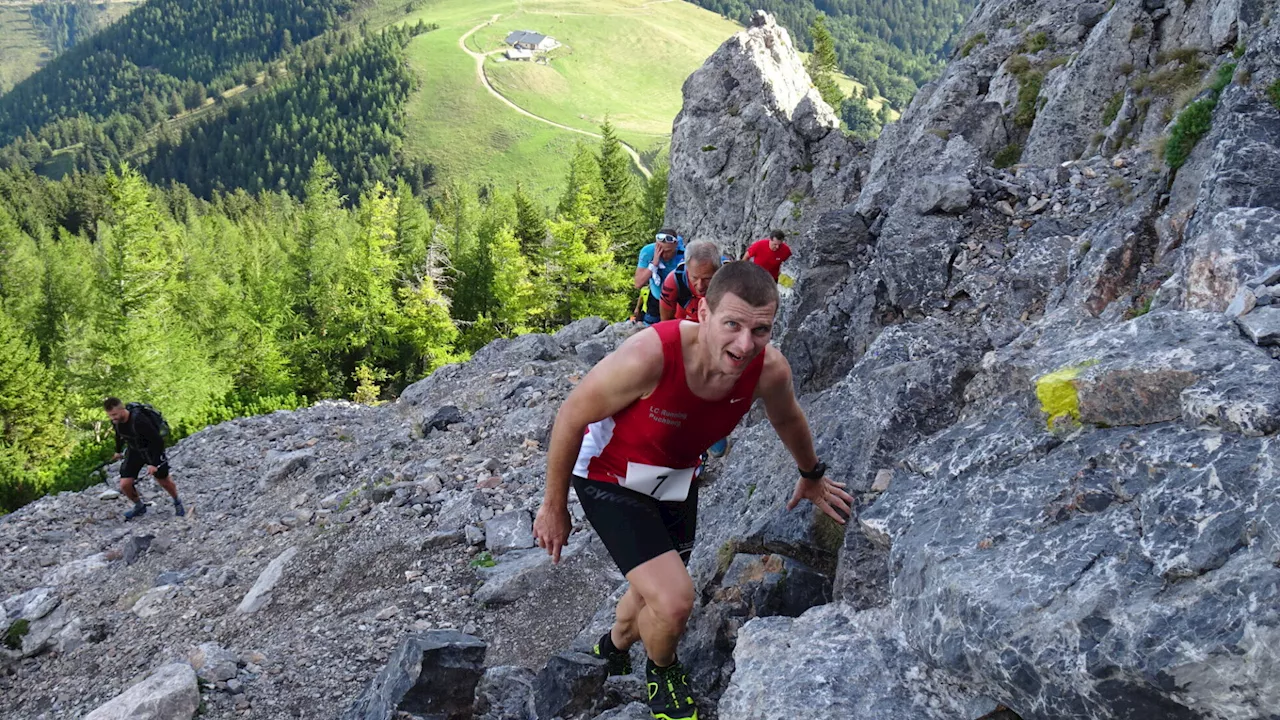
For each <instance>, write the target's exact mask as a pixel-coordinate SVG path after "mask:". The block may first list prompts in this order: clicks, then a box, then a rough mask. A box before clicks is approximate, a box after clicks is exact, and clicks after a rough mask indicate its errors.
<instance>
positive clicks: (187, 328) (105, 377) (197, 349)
mask: <svg viewBox="0 0 1280 720" xmlns="http://www.w3.org/2000/svg"><path fill="white" fill-rule="evenodd" d="M107 185H108V188H109V190H110V191H111V198H112V217H113V218H114V220H113V221H112V222H111V223H109V224H108V225H107V226H106V227H104V229H103V232H102V238H101V241H100V243H99V247H100V253H101V256H102V262H101V265H102V270H101V272H100V282H101V283H102V286H101V297H102V298H103V300H104V306H103V307H102V308H101V309H100V310H99V312H98V313H97V314H96V315H97V317H96V319H95V328H94V331H93V340H94V346H93V350H94V353H95V357H90V358H87V361H88V362H91V363H94V367H95V368H96V372H94V373H93V374H94V375H95V376H96V378H95V379H96V385H97V387H96V388H93V389H94V390H96V391H97V394H99V395H109V394H122V393H124V394H130V395H131V396H133V397H137V398H140V399H144V400H147V401H149V402H153V403H155V404H156V405H158V406H160V407H162V408H163V409H164V411H165V412H166V413H167V414H170V415H172V416H173V417H174V418H175V419H181V418H184V417H185V418H196V417H201V416H202V415H203V414H205V413H207V412H208V411H209V410H210V409H211V408H212V406H213V405H214V403H215V402H217V401H219V400H221V398H223V397H224V396H225V395H226V393H227V391H228V390H230V386H231V383H230V378H229V377H227V376H226V375H225V374H223V373H221V372H219V371H217V370H216V369H215V368H214V367H213V366H212V364H211V363H210V358H209V357H208V354H207V348H206V345H205V344H204V343H202V342H199V340H198V335H197V333H195V332H194V331H193V328H192V326H191V325H190V324H189V322H188V319H187V318H184V317H183V316H181V315H180V314H179V313H178V312H177V306H176V303H175V302H174V300H175V298H176V295H177V293H178V287H177V285H178V280H179V273H180V271H181V269H182V259H181V255H180V254H179V247H178V242H179V238H178V231H177V229H176V228H175V226H174V224H173V222H172V220H171V219H169V218H168V217H166V216H165V215H164V213H163V212H162V211H161V210H160V208H159V207H158V206H157V205H156V203H155V201H154V200H153V198H152V197H151V188H150V187H149V186H148V185H147V184H146V182H145V181H144V180H143V179H142V177H141V176H140V175H139V174H138V173H137V172H136V171H134V170H132V169H130V168H127V167H126V168H124V169H123V170H121V172H120V173H118V174H117V173H110V174H109V175H108V183H107Z"/></svg>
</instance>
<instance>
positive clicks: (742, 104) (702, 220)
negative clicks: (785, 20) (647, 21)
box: [666, 16, 861, 256]
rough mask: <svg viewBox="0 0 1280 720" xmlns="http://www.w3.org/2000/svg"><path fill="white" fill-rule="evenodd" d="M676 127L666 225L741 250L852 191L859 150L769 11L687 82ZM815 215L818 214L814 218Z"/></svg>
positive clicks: (724, 247)
mask: <svg viewBox="0 0 1280 720" xmlns="http://www.w3.org/2000/svg"><path fill="white" fill-rule="evenodd" d="M683 92H684V104H683V106H682V108H681V110H680V114H679V115H677V116H676V119H675V122H674V123H673V125H672V138H671V179H670V181H669V186H668V193H667V209H666V224H668V225H672V226H674V227H676V228H678V229H679V230H680V232H681V233H683V234H684V236H685V237H690V238H696V239H699V240H711V241H713V242H715V243H717V244H718V245H720V247H721V249H722V250H724V251H725V252H726V253H728V254H730V255H733V256H738V255H740V254H741V252H742V251H743V249H745V243H747V242H750V241H751V240H754V239H755V238H759V237H763V236H764V235H765V234H767V233H768V232H769V231H770V230H772V229H774V228H781V229H784V230H795V229H797V227H798V221H797V219H798V218H803V217H805V216H807V215H815V211H817V212H820V211H822V210H826V209H833V208H835V207H839V206H841V205H843V204H845V202H847V200H848V199H849V198H851V197H853V195H854V194H855V193H856V192H857V185H858V182H857V173H858V164H859V160H858V151H859V150H860V149H861V146H860V145H859V144H858V143H857V142H855V141H852V140H848V139H846V138H845V137H844V136H843V135H842V134H841V133H840V131H839V120H838V119H837V118H836V116H835V113H833V112H832V110H831V108H830V107H828V106H827V104H826V103H824V102H823V101H822V98H821V97H820V96H819V94H818V91H817V90H816V89H815V88H814V87H813V85H812V83H811V82H810V81H809V77H808V74H807V73H806V72H805V71H804V67H803V61H802V59H801V57H800V53H799V52H798V51H797V49H796V47H795V46H794V45H793V44H792V40H791V37H790V35H789V34H788V32H787V31H786V30H785V29H784V28H782V27H779V26H778V25H777V24H776V23H775V22H774V21H773V18H772V17H770V16H766V17H764V18H763V19H762V20H761V22H760V23H758V24H755V25H753V26H752V27H750V28H747V29H746V30H743V31H741V32H739V33H738V34H736V35H734V36H733V37H732V38H730V39H729V40H728V41H727V42H725V43H724V44H723V45H722V46H721V47H720V48H719V49H718V50H717V51H716V52H715V53H714V54H712V56H711V57H710V58H708V59H707V61H706V63H705V64H704V65H703V66H702V67H701V68H699V69H698V70H695V71H694V72H693V74H692V75H690V76H689V78H688V80H686V81H685V84H684V91H683ZM815 216H816V215H815Z"/></svg>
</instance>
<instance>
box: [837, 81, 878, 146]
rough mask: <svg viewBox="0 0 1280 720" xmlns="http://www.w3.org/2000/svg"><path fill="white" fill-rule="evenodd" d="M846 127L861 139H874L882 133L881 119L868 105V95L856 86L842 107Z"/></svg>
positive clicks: (841, 112) (841, 114)
mask: <svg viewBox="0 0 1280 720" xmlns="http://www.w3.org/2000/svg"><path fill="white" fill-rule="evenodd" d="M840 119H841V120H842V121H843V122H844V126H845V128H847V129H848V130H849V132H851V133H853V135H854V136H855V137H857V138H858V139H860V140H864V141H870V140H874V139H875V137H876V136H877V135H879V134H880V121H879V119H878V118H877V117H876V114H875V113H874V112H873V111H872V110H871V107H870V106H869V105H867V100H866V97H865V96H864V95H863V94H862V93H861V92H860V91H859V90H858V89H857V88H856V87H855V88H854V89H853V93H852V94H851V95H850V96H849V98H848V99H847V100H845V101H844V105H843V106H842V107H841V108H840Z"/></svg>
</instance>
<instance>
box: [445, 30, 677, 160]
mask: <svg viewBox="0 0 1280 720" xmlns="http://www.w3.org/2000/svg"><path fill="white" fill-rule="evenodd" d="M499 17H500V15H498V14H495V15H494V16H493V17H491V18H489V19H488V20H486V21H484V22H482V23H480V24H479V25H477V26H475V27H473V28H471V29H470V30H468V31H466V32H465V33H463V34H462V37H460V38H458V47H460V48H462V52H464V53H466V54H468V55H470V56H471V57H473V58H475V61H476V79H478V80H479V81H480V84H481V85H484V87H485V89H486V90H488V91H489V94H490V95H493V96H494V97H496V98H498V99H499V100H501V101H502V103H503V104H505V105H506V106H507V107H509V108H511V109H512V110H515V111H516V112H518V113H520V114H521V115H524V116H525V117H530V118H533V119H534V120H537V121H538V122H543V123H546V124H548V125H551V126H552V127H557V128H560V129H561V130H568V131H569V132H575V133H578V134H579V135H586V136H587V137H593V138H595V139H597V140H600V139H602V138H601V137H600V134H599V133H593V132H590V131H588V130H580V129H578V128H576V127H571V126H569V125H563V124H561V123H558V122H556V121H554V120H548V119H547V118H544V117H542V116H541V115H534V114H533V113H531V112H529V111H528V110H525V109H524V108H522V107H520V106H519V105H517V104H515V103H514V102H511V100H509V99H508V98H507V96H506V95H503V94H502V93H500V92H498V90H497V88H495V87H494V86H493V85H492V83H490V82H489V76H488V75H486V74H485V72H484V59H485V57H487V56H489V55H492V54H493V53H496V52H501V51H500V50H493V51H491V52H488V53H479V52H475V51H474V50H472V49H471V48H469V47H467V38H469V37H471V35H472V33H474V32H475V31H477V30H479V29H480V28H482V27H484V26H486V25H490V24H492V23H494V22H495V21H497V19H498V18H499ZM618 142H619V143H620V144H621V145H622V149H623V150H626V151H627V154H628V155H630V156H631V161H632V162H633V163H635V166H636V169H638V170H639V171H640V174H641V175H643V176H644V177H645V179H646V180H647V179H649V178H650V177H652V174H651V173H650V172H649V168H647V167H645V166H644V163H643V162H641V161H640V153H638V152H636V149H635V148H633V147H631V146H630V145H628V144H626V143H625V142H622V140H619V141H618Z"/></svg>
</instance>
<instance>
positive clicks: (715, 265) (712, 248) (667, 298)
mask: <svg viewBox="0 0 1280 720" xmlns="http://www.w3.org/2000/svg"><path fill="white" fill-rule="evenodd" d="M722 264H723V261H722V260H721V257H720V249H719V248H717V247H716V244H715V243H713V242H711V241H710V240H694V241H693V242H691V243H689V246H688V247H687V248H685V253H684V262H682V263H680V264H679V265H677V266H676V269H675V270H674V271H673V272H672V273H671V274H670V275H667V279H665V280H663V281H662V297H661V299H660V300H659V313H660V315H661V316H662V319H663V320H673V319H674V320H686V319H687V320H692V321H694V322H697V321H698V304H699V303H700V302H702V298H703V297H705V296H706V294H707V287H708V286H709V285H711V278H712V277H713V276H715V274H716V271H717V270H719V269H720V266H721V265H722Z"/></svg>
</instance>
